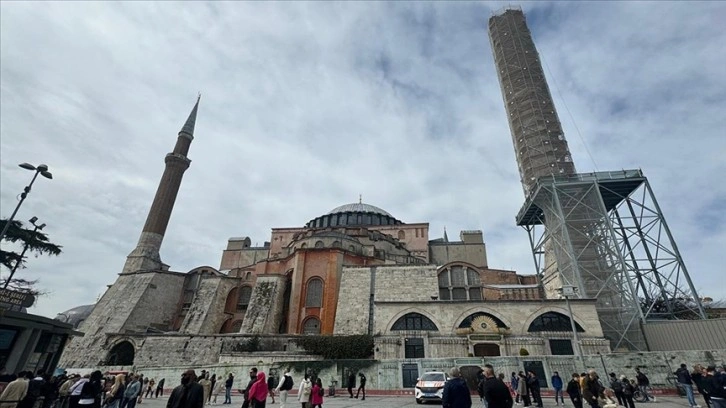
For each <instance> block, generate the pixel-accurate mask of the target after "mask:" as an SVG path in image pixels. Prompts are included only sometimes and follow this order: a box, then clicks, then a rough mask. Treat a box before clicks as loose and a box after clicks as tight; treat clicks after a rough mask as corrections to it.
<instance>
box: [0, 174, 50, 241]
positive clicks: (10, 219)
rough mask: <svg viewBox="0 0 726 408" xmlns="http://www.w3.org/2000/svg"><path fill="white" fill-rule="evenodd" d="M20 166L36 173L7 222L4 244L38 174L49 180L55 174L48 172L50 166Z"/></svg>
mask: <svg viewBox="0 0 726 408" xmlns="http://www.w3.org/2000/svg"><path fill="white" fill-rule="evenodd" d="M18 166H20V167H22V168H24V169H25V170H31V171H34V172H35V175H33V179H32V180H30V184H28V185H27V186H25V188H24V189H23V192H22V193H20V201H18V205H17V206H15V211H13V214H12V215H11V216H10V218H8V220H7V222H6V223H5V227H3V232H1V233H0V242H2V240H3V238H5V233H7V232H8V229H9V228H10V224H11V223H12V222H13V219H15V214H17V213H18V210H19V209H20V206H21V205H22V204H23V201H25V197H27V196H28V193H30V189H31V188H32V187H33V183H35V179H36V178H38V174H42V175H43V177H45V178H47V179H52V178H53V174H51V172H49V171H48V166H47V165H45V164H40V165H38V167H35V166H33V165H32V164H28V163H20V164H19V165H18Z"/></svg>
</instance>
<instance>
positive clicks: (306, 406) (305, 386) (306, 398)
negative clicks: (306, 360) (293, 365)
mask: <svg viewBox="0 0 726 408" xmlns="http://www.w3.org/2000/svg"><path fill="white" fill-rule="evenodd" d="M312 392H313V383H312V382H311V381H310V378H308V375H307V374H305V377H304V378H303V379H302V381H300V387H298V390H297V400H298V401H299V402H300V404H301V406H302V408H310V394H312Z"/></svg>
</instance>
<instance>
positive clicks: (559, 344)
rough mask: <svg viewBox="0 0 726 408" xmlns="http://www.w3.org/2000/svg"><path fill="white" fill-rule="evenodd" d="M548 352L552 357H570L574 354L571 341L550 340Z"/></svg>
mask: <svg viewBox="0 0 726 408" xmlns="http://www.w3.org/2000/svg"><path fill="white" fill-rule="evenodd" d="M550 350H551V351H552V355H553V356H572V355H574V354H575V351H574V350H573V349H572V341H570V340H569V339H550Z"/></svg>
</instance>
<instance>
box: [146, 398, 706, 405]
mask: <svg viewBox="0 0 726 408" xmlns="http://www.w3.org/2000/svg"><path fill="white" fill-rule="evenodd" d="M472 400H473V402H474V405H473V406H472V407H473V408H479V407H481V405H480V403H479V397H475V396H472ZM166 401H167V397H160V398H156V399H145V400H144V401H143V403H142V404H141V405H137V407H138V408H166ZM220 401H224V396H223V395H222V396H221V399H220ZM696 401H697V402H699V403H700V404H701V405H702V406H703V407H705V406H706V405H705V404H704V403H703V399H700V398H697V400H696ZM552 402H553V401H552V400H551V399H550V400H548V399H547V398H545V399H544V406H545V408H552V407H555V404H553V403H552ZM240 406H242V396H240V395H233V396H232V404H231V405H222V404H216V405H207V407H210V408H226V407H230V408H239V407H240ZM279 406H280V400H279V398H275V403H274V404H272V403H270V399H269V398H268V399H267V407H269V408H274V407H279ZM426 406H428V407H436V406H439V407H440V406H441V404H436V403H429V404H425V405H418V404H416V401H415V400H414V399H413V396H400V397H399V396H396V397H377V396H369V397H366V399H365V401H361V400H357V399H350V398H348V397H347V396H336V397H325V401H324V402H323V407H325V408H353V407H369V408H412V407H426ZM687 406H688V402H687V401H686V400H685V398H678V397H661V396H659V397H658V402H656V403H648V404H638V403H636V407H637V408H685V407H687ZM299 407H300V403H298V402H297V398H295V397H290V398H288V401H287V408H299ZM519 407H520V408H521V405H520V406H519ZM567 407H570V408H572V405H571V404H567ZM515 408H517V407H515Z"/></svg>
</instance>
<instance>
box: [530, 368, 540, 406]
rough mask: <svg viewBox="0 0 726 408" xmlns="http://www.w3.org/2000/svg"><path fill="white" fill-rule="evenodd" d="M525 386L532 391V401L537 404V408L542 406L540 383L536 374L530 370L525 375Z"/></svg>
mask: <svg viewBox="0 0 726 408" xmlns="http://www.w3.org/2000/svg"><path fill="white" fill-rule="evenodd" d="M527 387H529V392H531V393H532V403H533V404H537V408H542V394H540V384H539V378H537V375H536V374H535V373H534V372H532V371H530V372H529V373H528V375H527Z"/></svg>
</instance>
